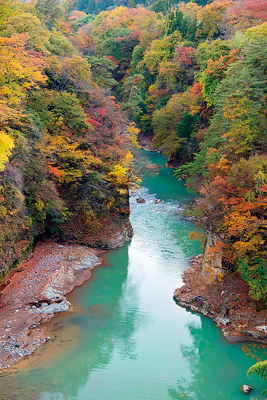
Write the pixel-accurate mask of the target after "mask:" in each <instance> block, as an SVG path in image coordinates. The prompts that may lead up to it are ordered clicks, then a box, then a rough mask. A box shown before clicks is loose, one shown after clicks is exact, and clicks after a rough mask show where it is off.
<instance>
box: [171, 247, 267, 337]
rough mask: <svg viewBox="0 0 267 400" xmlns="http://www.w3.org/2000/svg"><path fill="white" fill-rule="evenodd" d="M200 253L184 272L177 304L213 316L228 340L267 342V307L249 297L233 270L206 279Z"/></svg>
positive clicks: (245, 285)
mask: <svg viewBox="0 0 267 400" xmlns="http://www.w3.org/2000/svg"><path fill="white" fill-rule="evenodd" d="M202 260H203V256H202V255H201V254H200V255H198V256H196V257H194V258H193V259H192V260H191V266H190V268H188V269H187V270H185V271H184V274H183V281H184V285H183V286H182V287H181V288H178V289H176V290H175V292H174V299H175V300H176V301H177V303H178V304H179V305H180V306H182V307H186V308H188V309H189V310H191V311H194V312H198V313H200V314H202V315H205V316H207V317H209V318H212V319H213V320H214V321H215V322H216V324H217V326H218V327H220V328H221V330H222V332H223V335H224V336H225V337H226V339H227V340H229V341H231V342H246V341H253V342H260V343H265V344H266V343H267V309H266V306H265V305H264V304H261V303H259V302H256V301H254V300H253V299H252V298H251V297H250V296H249V287H248V285H247V284H246V283H245V282H243V281H242V279H241V278H240V277H239V275H238V274H236V273H232V274H230V273H225V275H224V277H223V278H222V279H221V280H219V281H218V280H217V281H216V280H215V281H212V282H210V281H208V280H207V279H206V278H205V276H204V274H203V262H202Z"/></svg>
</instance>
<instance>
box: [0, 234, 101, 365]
mask: <svg viewBox="0 0 267 400" xmlns="http://www.w3.org/2000/svg"><path fill="white" fill-rule="evenodd" d="M102 252H103V250H96V249H90V248H88V247H86V246H79V245H63V244H59V243H53V242H52V241H45V242H42V243H39V244H38V245H37V246H36V248H35V250H34V252H33V253H32V255H31V258H30V259H28V260H25V261H24V262H22V263H21V264H20V265H19V267H17V268H16V269H14V270H13V271H12V272H11V274H10V275H9V276H8V277H7V278H6V279H5V281H4V282H3V284H2V287H1V301H0V321H1V324H0V370H1V369H4V368H9V367H10V366H11V365H12V364H16V363H17V362H18V361H20V359H21V358H22V357H25V356H27V355H29V354H31V353H32V352H33V351H34V350H35V349H36V348H37V347H38V346H40V345H41V344H42V343H45V342H46V341H48V340H49V338H47V337H46V335H45V328H44V327H40V325H41V323H42V322H46V321H49V320H50V319H51V318H52V317H53V315H54V313H56V312H62V311H67V310H69V309H71V304H70V302H69V301H67V299H66V298H65V296H64V295H65V294H66V293H69V292H70V291H71V290H72V289H73V288H74V287H75V286H79V285H81V284H82V283H83V282H84V281H85V280H87V279H89V277H90V276H91V269H92V268H93V267H95V266H97V265H100V263H101V260H100V258H99V257H98V256H99V254H100V253H102ZM28 258H29V257H28Z"/></svg>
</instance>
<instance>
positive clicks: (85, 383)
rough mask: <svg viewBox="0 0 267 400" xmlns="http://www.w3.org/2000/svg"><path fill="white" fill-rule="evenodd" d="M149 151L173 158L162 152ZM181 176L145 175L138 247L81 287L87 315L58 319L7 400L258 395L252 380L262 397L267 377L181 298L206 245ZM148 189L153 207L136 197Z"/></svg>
mask: <svg viewBox="0 0 267 400" xmlns="http://www.w3.org/2000/svg"><path fill="white" fill-rule="evenodd" d="M140 154H141V157H142V158H143V159H144V160H145V161H149V162H152V163H158V164H159V165H163V164H164V162H165V159H164V157H163V156H161V155H159V154H157V153H145V152H143V151H141V152H140ZM172 174H173V170H171V169H167V168H164V167H163V166H161V168H160V173H159V174H158V173H155V172H151V173H149V174H147V175H146V176H145V178H144V181H143V186H142V188H141V189H139V190H138V192H136V193H134V195H133V196H132V198H131V222H132V226H133V229H134V232H135V235H134V237H133V239H132V241H131V243H128V244H127V245H125V246H124V247H123V248H121V249H118V250H114V251H109V252H107V253H106V255H105V265H104V266H102V267H99V268H96V269H95V270H94V272H93V276H92V279H91V280H90V281H88V282H87V283H85V284H84V285H83V286H82V287H80V288H77V289H76V290H75V291H74V294H73V295H72V297H71V300H72V302H73V303H74V304H75V308H76V310H77V311H76V312H75V313H68V314H64V315H60V316H58V317H56V319H55V320H54V327H55V329H54V330H53V329H52V335H53V332H54V335H56V336H53V341H52V342H51V343H48V344H46V345H45V346H43V349H42V350H41V351H40V352H39V353H37V355H35V356H32V357H33V359H34V363H33V366H31V367H30V368H28V369H24V370H21V371H15V372H12V373H9V374H7V375H4V376H1V377H0V389H1V390H0V392H1V396H2V397H1V396H0V398H1V399H6V400H13V399H19V400H26V399H30V400H33V399H38V400H54V399H61V400H63V399H64V400H72V399H75V400H76V399H77V400H124V399H125V400H127V399H131V400H145V399H156V400H162V399H169V400H170V399H180V398H184V399H194V400H195V399H196V400H198V399H205V400H215V399H218V400H239V399H240V400H242V399H245V398H251V396H245V395H244V394H242V393H241V391H240V389H239V387H240V386H241V385H242V384H244V383H247V384H250V385H252V386H253V387H254V388H255V389H254V391H253V392H252V394H253V396H259V395H260V392H261V390H262V389H263V388H264V383H262V381H261V380H260V379H259V378H257V377H252V378H248V377H247V376H246V373H247V370H248V368H249V367H250V366H251V365H252V364H254V362H255V361H256V360H255V359H252V358H251V356H248V355H246V353H245V352H244V351H243V350H242V349H241V347H242V346H241V345H240V344H230V343H228V342H227V341H226V340H225V339H224V338H223V337H222V334H221V332H220V330H219V329H218V328H216V326H215V324H214V322H213V321H211V320H209V319H207V318H204V317H201V316H199V315H197V314H193V313H191V312H189V311H187V310H185V309H183V308H181V307H179V306H178V305H176V304H175V302H174V301H173V299H172V295H173V292H174V290H175V288H177V287H179V286H181V285H182V279H181V275H182V272H183V270H184V269H185V268H187V267H188V260H189V258H190V257H192V256H194V255H196V254H198V253H199V252H201V251H202V248H201V245H200V243H198V242H195V241H192V240H191V239H190V238H189V234H190V232H191V231H193V230H195V229H196V227H195V225H194V223H193V222H190V221H188V220H185V219H184V218H183V217H182V212H183V209H184V207H185V205H186V204H187V203H188V202H190V201H191V200H192V195H189V194H188V193H187V192H186V190H185V188H184V186H183V183H182V182H178V181H177V180H176V179H175V178H173V177H172ZM140 195H141V196H142V197H144V198H145V199H146V203H144V204H138V203H137V202H136V197H138V196H140ZM155 198H157V199H161V200H162V203H159V204H156V203H155ZM57 327H63V331H62V330H61V331H58V330H57ZM64 329H65V330H66V331H68V330H69V332H72V331H73V332H75V338H74V339H75V340H73V343H72V342H71V345H70V346H64V343H62V338H64ZM72 329H73V330H72ZM53 346H54V347H53ZM51 349H52V351H51ZM54 349H56V351H55V350H54ZM249 349H251V350H252V352H253V353H255V354H257V356H259V357H262V358H267V357H266V353H265V351H264V350H262V349H257V348H256V349H254V348H253V347H250V348H249ZM49 351H50V353H51V352H52V353H56V355H54V354H50V353H49ZM48 357H51V358H50V360H47V358H48Z"/></svg>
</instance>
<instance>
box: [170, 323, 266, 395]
mask: <svg viewBox="0 0 267 400" xmlns="http://www.w3.org/2000/svg"><path fill="white" fill-rule="evenodd" d="M213 324H214V323H213V321H211V320H209V319H207V318H201V326H196V325H195V324H189V325H188V332H189V334H190V335H191V337H192V339H193V343H192V345H190V346H181V351H182V355H183V357H184V359H186V360H187V361H189V364H190V369H191V372H192V377H193V378H192V379H191V380H185V379H184V378H183V377H181V378H179V379H178V380H177V384H176V386H175V387H172V388H169V390H168V394H169V396H170V397H171V399H173V400H174V399H180V398H181V397H185V398H186V399H194V400H201V399H205V400H206V399H212V396H214V397H213V398H214V399H218V400H229V399H231V400H237V399H242V398H243V394H242V393H241V391H240V387H241V385H243V384H244V383H246V384H249V385H251V386H252V387H254V392H253V395H256V396H259V395H260V393H261V390H262V388H263V387H264V385H263V383H262V381H261V380H260V379H259V378H257V377H252V378H251V377H250V378H248V377H247V375H246V372H247V370H248V368H249V367H250V366H251V365H252V364H253V361H252V360H251V358H250V357H246V355H245V354H244V353H243V352H242V350H241V346H242V345H237V344H231V343H228V342H227V341H226V340H225V339H223V338H222V334H221V332H220V330H219V329H216V330H215V329H213ZM260 353H262V354H265V353H266V350H265V349H258V351H257V354H258V355H259V354H260Z"/></svg>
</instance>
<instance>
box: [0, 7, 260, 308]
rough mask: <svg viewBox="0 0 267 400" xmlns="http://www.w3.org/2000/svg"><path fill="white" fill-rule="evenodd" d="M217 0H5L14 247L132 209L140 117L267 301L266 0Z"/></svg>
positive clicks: (215, 249) (205, 219) (5, 238)
mask: <svg viewBox="0 0 267 400" xmlns="http://www.w3.org/2000/svg"><path fill="white" fill-rule="evenodd" d="M206 3H207V2H206V1H197V2H191V1H190V2H181V3H179V4H173V3H172V2H162V1H161V0H158V1H156V2H154V3H153V4H150V3H144V4H141V5H138V6H135V3H134V2H131V1H129V2H128V3H127V4H123V3H122V4H120V6H118V7H116V5H114V4H113V3H112V4H109V3H106V2H91V1H78V2H74V1H69V2H65V3H64V4H63V5H60V4H59V3H58V2H57V1H56V0H45V1H41V0H39V1H37V3H36V4H35V5H34V4H32V3H26V4H20V3H16V2H2V3H1V14H0V46H1V47H0V57H1V78H0V79H1V80H0V91H1V101H0V117H1V137H0V140H1V142H0V143H1V146H0V151H1V170H2V172H1V208H0V217H1V227H2V236H1V240H2V242H1V243H2V254H3V255H5V257H7V259H8V251H9V250H8V248H9V246H10V243H12V244H14V243H20V245H18V244H17V247H18V248H19V247H20V246H22V245H23V242H21V241H20V239H22V238H24V239H25V238H27V239H28V240H29V241H30V242H31V239H30V238H32V237H33V236H34V235H37V234H40V233H42V232H45V231H49V232H50V233H54V232H59V233H60V234H61V236H62V237H65V238H68V240H78V241H79V240H80V241H82V240H83V239H82V237H83V238H84V241H86V240H87V239H88V238H89V237H91V238H92V234H94V232H96V231H97V229H98V228H99V227H100V226H101V224H103V221H104V220H105V219H107V218H112V216H115V215H119V214H120V215H123V214H125V213H126V214H127V188H128V186H129V182H130V181H133V182H134V181H136V177H135V176H134V175H133V171H132V158H131V155H130V154H127V153H128V150H127V149H126V147H127V146H125V145H126V142H127V141H129V135H132V140H133V142H136V135H137V134H138V132H139V130H140V131H141V136H143V137H144V136H147V137H153V139H152V143H153V146H154V148H155V149H158V150H160V151H161V152H163V153H165V154H166V155H167V156H168V157H169V163H170V164H172V165H173V166H176V167H178V170H177V172H176V174H177V176H178V177H185V178H187V185H188V187H190V188H191V189H193V190H195V191H197V192H198V193H200V197H199V198H198V200H197V202H196V206H195V208H194V210H193V214H194V215H195V217H196V218H198V220H199V222H200V223H201V224H202V225H203V226H204V228H205V230H206V232H207V233H208V234H209V235H212V236H213V238H214V242H213V246H212V248H211V253H212V254H217V255H218V254H222V259H223V267H224V268H225V269H227V270H229V271H236V270H238V271H239V272H240V274H241V276H242V278H243V279H244V280H245V281H246V282H248V283H249V285H250V288H251V295H252V296H253V297H254V298H255V299H261V300H264V301H266V299H267V297H266V296H267V291H266V276H267V275H266V273H267V270H266V261H267V255H266V189H267V159H266V111H267V110H266V96H267V93H266V90H267V89H266V56H267V54H266V48H267V47H266V45H267V43H266V41H267V22H266V21H267V9H266V1H265V0H254V1H252V0H236V1H226V0H224V1H217V0H216V1H214V2H211V3H208V4H206ZM127 5H128V7H127ZM94 13H98V14H97V15H95V14H94ZM127 118H130V119H131V121H132V123H131V125H130V126H128V128H126V126H125V120H126V119H127ZM127 130H128V132H127ZM8 161H9V162H8ZM78 221H79V222H78ZM75 224H76V226H78V227H79V226H80V230H81V231H82V234H81V236H79V235H78V236H77V237H76V238H75V237H73V235H72V233H73V227H74V225H75ZM87 234H88V235H89V236H88V238H87V239H86V235H87ZM90 235H91V236H90ZM88 240H89V239H88ZM7 242H8V243H9V244H7ZM212 254H211V256H212Z"/></svg>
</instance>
